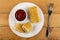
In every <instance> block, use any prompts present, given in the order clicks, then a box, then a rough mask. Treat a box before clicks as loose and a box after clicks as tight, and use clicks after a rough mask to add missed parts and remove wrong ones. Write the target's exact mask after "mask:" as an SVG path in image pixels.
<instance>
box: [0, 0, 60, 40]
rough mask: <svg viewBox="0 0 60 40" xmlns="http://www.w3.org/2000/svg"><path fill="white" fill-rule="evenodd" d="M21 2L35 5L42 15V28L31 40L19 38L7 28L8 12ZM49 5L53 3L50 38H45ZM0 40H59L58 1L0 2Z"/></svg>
mask: <svg viewBox="0 0 60 40" xmlns="http://www.w3.org/2000/svg"><path fill="white" fill-rule="evenodd" d="M21 2H32V3H35V4H36V5H38V6H39V7H40V8H41V10H42V11H43V13H44V26H43V28H42V30H41V31H40V32H39V34H37V35H36V36H34V37H32V38H22V37H19V36H17V35H15V34H14V33H13V32H12V31H11V29H10V27H9V22H8V18H9V14H10V11H11V10H12V8H13V7H14V6H15V5H17V4H18V3H21ZM50 3H54V9H53V13H52V15H51V18H50V29H51V30H50V36H49V38H46V34H45V33H46V27H47V18H48V12H47V10H48V6H49V4H50ZM0 40H60V0H0Z"/></svg>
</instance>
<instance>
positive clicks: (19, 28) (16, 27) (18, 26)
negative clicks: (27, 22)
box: [14, 24, 24, 32]
mask: <svg viewBox="0 0 60 40" xmlns="http://www.w3.org/2000/svg"><path fill="white" fill-rule="evenodd" d="M14 29H15V30H17V31H19V32H24V31H23V29H22V24H16V25H15V27H14Z"/></svg>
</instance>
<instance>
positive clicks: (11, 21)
mask: <svg viewBox="0 0 60 40" xmlns="http://www.w3.org/2000/svg"><path fill="white" fill-rule="evenodd" d="M31 6H36V7H37V9H38V13H39V17H40V22H38V23H35V24H32V25H33V28H34V30H33V31H32V32H31V33H20V32H18V31H16V30H15V29H14V26H15V24H16V23H25V22H27V21H28V18H27V19H26V20H24V21H23V22H19V21H17V20H16V19H15V12H16V11H17V10H18V9H24V10H25V11H26V12H27V10H28V8H29V7H31ZM27 16H28V15H27ZM43 24H44V16H43V13H42V11H41V9H40V8H39V7H38V6H37V5H35V4H33V3H29V2H23V3H20V4H18V5H16V6H15V7H14V8H13V9H12V10H11V12H10V15H9V26H10V28H11V30H12V31H13V32H14V33H15V34H16V35H18V36H20V37H24V38H29V37H33V36H35V35H37V34H38V33H39V32H40V31H41V29H42V27H43Z"/></svg>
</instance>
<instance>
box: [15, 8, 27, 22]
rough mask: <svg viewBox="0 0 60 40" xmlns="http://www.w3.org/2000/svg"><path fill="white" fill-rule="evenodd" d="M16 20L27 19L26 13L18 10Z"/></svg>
mask: <svg viewBox="0 0 60 40" xmlns="http://www.w3.org/2000/svg"><path fill="white" fill-rule="evenodd" d="M15 18H16V19H17V20H18V21H23V20H24V19H25V18H26V13H25V11H24V10H22V9H20V10H17V11H16V13H15Z"/></svg>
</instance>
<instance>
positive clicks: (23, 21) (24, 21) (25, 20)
mask: <svg viewBox="0 0 60 40" xmlns="http://www.w3.org/2000/svg"><path fill="white" fill-rule="evenodd" d="M17 10H23V11H24V12H25V13H26V17H25V19H24V20H22V21H18V20H17V19H16V17H15V14H14V19H15V20H16V22H17V23H22V24H23V23H26V22H27V18H28V14H27V11H26V10H25V9H17ZM17 10H16V11H17Z"/></svg>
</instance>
